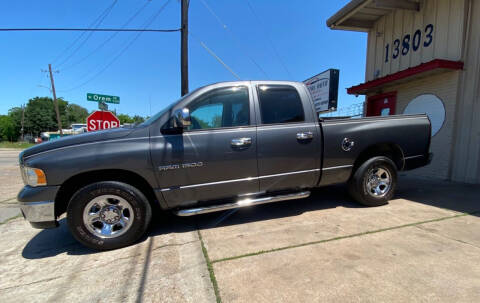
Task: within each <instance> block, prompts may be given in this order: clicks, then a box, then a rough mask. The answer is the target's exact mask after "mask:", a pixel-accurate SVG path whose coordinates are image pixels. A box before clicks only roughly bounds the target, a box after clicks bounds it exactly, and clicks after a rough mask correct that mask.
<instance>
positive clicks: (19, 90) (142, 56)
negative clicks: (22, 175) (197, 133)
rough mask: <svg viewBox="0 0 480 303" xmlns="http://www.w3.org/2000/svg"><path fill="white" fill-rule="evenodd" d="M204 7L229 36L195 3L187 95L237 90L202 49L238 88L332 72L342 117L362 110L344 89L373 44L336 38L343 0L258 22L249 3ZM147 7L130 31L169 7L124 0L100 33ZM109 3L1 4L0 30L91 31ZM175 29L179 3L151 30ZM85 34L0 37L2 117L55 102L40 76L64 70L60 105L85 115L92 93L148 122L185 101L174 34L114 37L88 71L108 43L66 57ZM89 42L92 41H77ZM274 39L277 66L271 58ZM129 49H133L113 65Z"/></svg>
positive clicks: (279, 8)
mask: <svg viewBox="0 0 480 303" xmlns="http://www.w3.org/2000/svg"><path fill="white" fill-rule="evenodd" d="M203 1H204V2H206V3H207V5H208V6H209V7H210V8H211V9H212V10H213V11H214V12H215V14H216V16H217V17H218V18H220V20H221V22H223V23H224V24H226V25H227V28H228V31H227V30H225V29H224V28H223V27H222V26H221V25H220V24H219V21H218V19H217V17H215V16H213V15H212V14H211V13H210V12H209V10H207V8H206V7H205V6H204V5H203V3H202V0H191V2H190V11H189V14H190V20H189V22H190V30H191V32H192V34H193V35H194V37H195V38H194V37H190V40H189V43H190V50H189V56H190V59H189V60H190V67H189V71H190V90H193V89H195V88H197V87H199V86H202V85H206V84H209V83H213V82H218V81H230V80H236V78H235V77H234V76H233V75H232V74H231V73H230V72H229V71H228V70H227V69H226V68H225V67H223V66H222V65H221V64H220V63H218V62H217V61H216V60H215V59H214V58H213V57H212V56H211V55H210V54H209V53H208V52H207V51H206V50H205V49H204V48H202V46H201V45H200V43H199V41H198V40H200V41H203V42H204V43H205V45H207V46H208V47H209V48H210V49H211V50H212V51H214V52H215V53H216V54H217V55H218V56H219V57H220V58H221V59H222V60H223V61H224V62H225V63H226V64H227V65H228V66H229V67H230V68H231V69H232V70H233V71H234V72H235V73H236V74H238V76H239V77H240V78H241V79H242V80H257V79H265V78H266V77H265V75H264V74H263V72H262V71H261V69H262V70H264V71H265V73H266V74H267V76H268V77H267V79H272V80H295V81H303V80H305V79H307V78H309V77H311V76H313V75H315V74H317V73H319V72H322V71H324V70H326V69H328V68H337V69H339V70H340V85H339V107H344V106H348V105H349V104H352V103H356V102H361V101H363V98H362V97H359V98H355V97H354V96H350V95H347V94H346V91H345V88H347V87H350V86H352V85H355V84H358V83H361V82H363V80H364V75H365V56H366V55H365V53H366V38H367V36H366V34H364V33H356V32H346V31H332V30H330V29H328V28H327V26H326V25H325V21H326V20H327V19H328V18H329V17H330V16H331V15H333V14H334V13H335V12H336V11H338V10H339V9H340V8H341V7H343V6H344V5H345V4H346V3H347V2H348V1H347V0H338V1H318V0H310V1H287V0H262V1H258V0H257V1H255V0H249V1H250V3H251V5H252V6H253V9H254V11H255V13H256V14H257V16H258V17H259V18H260V19H261V20H260V22H259V20H258V19H257V18H256V17H255V16H254V15H253V14H252V11H251V10H250V9H249V6H248V2H247V1H246V0H237V1H231V0H230V1H213V0H203ZM146 2H149V3H148V4H147V5H146V6H145V8H144V9H143V10H142V11H141V12H140V13H139V14H138V15H137V16H136V18H135V19H133V20H132V21H131V23H130V24H129V25H128V26H127V28H141V27H142V26H143V25H144V24H145V22H146V20H148V19H149V18H150V17H151V16H152V15H154V14H155V13H156V12H158V10H159V9H160V7H161V6H162V5H164V4H165V3H166V2H167V1H166V0H151V1H147V0H119V1H117V2H116V4H115V6H114V7H113V9H112V10H111V12H110V14H109V15H108V16H107V17H106V18H105V19H104V21H103V22H102V23H101V25H100V27H104V28H107V27H110V28H113V27H115V28H119V27H122V25H123V24H124V23H125V22H126V21H127V20H128V19H129V18H130V17H131V16H132V15H134V14H135V13H136V12H137V11H138V10H139V9H140V8H141V7H142V6H144V5H145V3H146ZM112 3H113V0H82V1H73V0H70V1H66V0H65V1H60V0H56V1H53V0H43V1H38V0H19V1H1V2H0V27H2V28H7V27H8V28H12V27H88V26H89V25H90V24H91V23H92V22H94V20H95V19H97V17H98V16H100V15H101V13H102V12H103V11H104V10H105V9H106V8H107V7H109V6H110V5H111V4H112ZM179 23H180V3H179V2H178V1H177V0H171V1H170V2H169V3H168V5H167V6H166V7H165V9H164V10H163V11H162V12H161V13H160V14H159V15H158V17H157V18H156V19H155V21H154V22H153V23H151V25H150V26H149V28H178V27H179ZM80 34H81V32H0V49H1V51H0V54H1V55H0V66H1V69H0V79H1V81H0V114H6V113H7V112H8V109H9V108H11V107H13V106H20V105H21V104H22V103H26V102H27V101H28V99H29V98H32V97H35V96H51V93H50V91H49V90H48V89H47V88H45V87H48V86H49V79H48V78H47V76H46V73H43V72H41V70H42V69H43V70H46V69H47V68H48V63H53V65H52V66H53V69H54V70H58V73H55V74H54V78H55V84H56V88H57V96H58V97H63V98H64V99H65V100H68V101H70V102H73V103H77V104H80V105H82V106H84V107H86V108H87V109H89V110H94V109H96V107H97V104H96V103H94V102H90V101H87V100H86V93H87V92H93V93H100V94H107V95H116V96H120V100H121V103H120V104H119V105H114V106H112V105H110V109H116V110H117V112H119V113H127V114H130V115H134V114H139V115H143V116H146V115H150V114H154V113H155V112H157V111H159V110H161V109H162V108H163V107H164V106H166V105H167V104H169V103H171V102H172V101H174V100H176V99H178V98H179V97H180V57H179V49H180V34H179V33H178V32H174V33H143V34H141V35H140V36H139V37H138V39H137V40H135V41H134V42H133V43H131V41H132V39H133V38H134V37H135V35H136V33H118V34H116V36H114V37H113V38H112V39H111V40H110V41H108V43H106V44H105V46H104V47H102V48H101V49H99V50H98V51H96V52H95V53H94V54H93V55H90V56H88V57H87V58H86V59H84V60H83V61H82V59H83V58H85V57H86V56H87V55H89V54H91V53H92V51H93V50H95V49H96V48H97V47H98V46H99V45H100V44H102V43H104V41H105V40H107V39H108V38H109V37H110V36H111V35H112V33H99V32H96V33H93V34H92V35H91V36H90V37H89V38H88V40H86V42H85V43H83V44H82V46H81V47H79V45H80V43H77V44H75V45H74V46H73V47H71V48H70V49H68V50H67V51H66V52H65V51H64V50H65V49H66V48H67V47H68V46H69V45H71V44H72V42H74V41H75V39H77V37H78V36H79V35H80ZM86 37H87V34H85V35H84V36H83V37H82V39H81V40H79V41H83V39H85V38H86ZM197 39H198V40H197ZM269 39H270V40H271V41H272V42H273V45H274V47H275V49H276V51H277V52H278V54H279V56H280V57H281V59H279V58H278V57H277V56H276V55H275V50H274V49H273V48H272V46H271V44H270V42H269ZM129 43H131V45H130V47H128V49H127V50H126V51H125V52H123V54H122V55H121V56H119V57H117V56H118V54H119V53H120V52H121V51H122V50H123V49H124V48H125V47H126V45H128V44H129ZM75 50H76V51H75ZM74 51H75V52H74ZM72 53H73V54H72ZM59 56H60V57H59ZM114 58H117V59H115V60H113V59H114ZM251 58H253V60H255V62H257V63H258V65H259V66H260V67H261V69H259V68H258V67H257V66H256V65H255V63H253V62H252V60H251ZM282 62H283V65H282ZM105 66H108V67H107V68H105ZM284 66H285V67H286V68H285V67H284ZM286 69H287V70H288V72H287V70H286ZM102 70H104V71H103V72H102V73H100V74H99V72H100V71H102ZM85 82H87V83H86V84H84V83H85ZM82 84H84V85H82ZM40 86H45V87H40Z"/></svg>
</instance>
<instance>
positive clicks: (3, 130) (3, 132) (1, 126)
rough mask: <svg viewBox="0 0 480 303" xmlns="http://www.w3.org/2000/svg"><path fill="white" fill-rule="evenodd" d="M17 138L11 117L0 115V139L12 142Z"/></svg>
mask: <svg viewBox="0 0 480 303" xmlns="http://www.w3.org/2000/svg"><path fill="white" fill-rule="evenodd" d="M17 138H18V133H16V132H15V124H14V121H13V119H12V117H11V116H8V115H0V139H1V140H8V141H14V140H16V139H17Z"/></svg>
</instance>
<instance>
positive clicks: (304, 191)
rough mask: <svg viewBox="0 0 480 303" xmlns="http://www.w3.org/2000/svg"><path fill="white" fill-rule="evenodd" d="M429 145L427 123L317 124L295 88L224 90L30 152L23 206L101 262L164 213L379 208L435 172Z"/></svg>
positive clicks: (232, 85) (400, 119)
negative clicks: (314, 192)
mask: <svg viewBox="0 0 480 303" xmlns="http://www.w3.org/2000/svg"><path fill="white" fill-rule="evenodd" d="M430 133H431V125H430V121H429V119H428V118H427V116H426V115H408V116H407V115H401V116H388V117H367V118H361V119H319V116H318V114H317V113H316V111H315V108H314V104H313V103H312V98H311V96H310V94H309V91H308V89H307V88H306V86H305V85H304V84H303V83H299V82H289V81H240V82H224V83H217V84H212V85H208V86H205V87H201V88H199V89H197V90H195V91H193V92H191V93H189V94H188V95H185V96H184V97H182V98H181V99H180V100H178V101H177V102H175V103H173V104H172V105H170V106H168V107H167V108H166V109H164V110H163V111H161V112H159V113H158V114H156V115H154V116H153V117H151V118H150V119H148V120H147V121H145V122H144V123H142V124H140V125H137V126H135V127H130V128H116V129H110V130H105V131H98V132H91V133H86V134H81V135H76V136H71V137H66V138H62V139H59V140H56V141H52V142H47V143H42V144H39V145H37V146H34V147H31V148H29V149H26V150H25V151H24V152H22V153H21V155H20V159H19V161H20V168H21V171H22V177H23V179H24V182H25V187H24V188H23V189H22V190H21V191H20V193H19V194H18V201H19V203H20V207H21V209H22V213H23V215H24V217H25V218H26V219H27V220H28V221H30V223H31V225H32V226H33V227H37V228H49V227H55V226H58V221H57V219H58V218H59V216H61V215H62V214H64V213H66V218H67V224H68V227H69V229H70V231H71V233H72V234H73V236H74V237H75V238H76V239H77V240H78V241H79V242H81V243H83V244H84V245H86V246H88V247H91V248H94V249H98V250H104V249H114V248H119V247H123V246H126V245H130V244H132V243H134V242H135V241H137V240H138V239H139V238H140V237H141V236H142V235H143V234H144V233H145V231H146V230H147V227H148V225H149V222H150V221H151V217H152V209H153V208H156V207H157V206H158V208H159V209H162V210H170V211H173V212H174V213H175V214H176V215H178V216H191V215H195V214H202V213H207V212H214V211H219V210H225V209H231V208H238V207H245V206H252V205H257V204H262V203H270V202H276V201H284V200H293V199H299V198H305V197H308V196H309V194H310V191H309V190H310V189H312V188H316V187H321V186H326V185H331V184H337V183H348V191H349V192H350V194H351V196H352V197H353V198H354V199H355V200H356V201H358V202H360V203H362V204H364V205H368V206H379V205H383V204H385V203H387V201H388V200H389V199H390V198H392V196H393V194H394V191H395V187H396V185H397V171H399V170H409V169H414V168H417V167H420V166H424V165H427V164H428V163H429V161H430V159H431V154H429V145H430V137H431V135H430ZM292 207H295V204H292Z"/></svg>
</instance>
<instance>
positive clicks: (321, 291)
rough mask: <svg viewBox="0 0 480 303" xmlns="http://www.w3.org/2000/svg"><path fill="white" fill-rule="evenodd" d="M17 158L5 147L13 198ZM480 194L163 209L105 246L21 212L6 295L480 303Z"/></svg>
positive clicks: (429, 192)
mask: <svg viewBox="0 0 480 303" xmlns="http://www.w3.org/2000/svg"><path fill="white" fill-rule="evenodd" d="M4 154H5V156H3V155H4ZM7 154H8V155H7ZM14 154H15V152H11V151H8V152H5V153H4V152H3V151H0V155H1V156H0V158H2V160H0V162H1V163H3V164H2V170H1V172H2V178H3V179H2V180H1V181H2V182H0V184H1V186H2V188H1V190H2V191H3V192H6V193H8V192H10V193H11V194H13V197H14V192H15V191H16V190H17V189H18V187H19V186H20V187H21V184H18V182H17V179H18V178H17V177H19V173H18V167H16V169H13V168H15V163H14V162H12V163H9V162H8V160H4V159H6V158H7V157H8V158H9V159H11V160H12V161H16V158H15V156H14ZM3 157H5V158H3ZM4 169H7V170H8V172H4ZM10 169H12V170H10ZM15 174H17V175H15ZM10 188H11V189H10ZM479 197H480V186H473V185H466V184H457V183H449V182H444V181H438V180H426V179H418V178H412V177H406V176H400V184H399V188H398V191H397V194H396V196H395V199H393V200H392V201H390V203H389V204H388V205H385V206H382V207H375V208H368V207H361V206H359V205H358V204H356V203H355V202H353V201H352V200H351V199H350V198H349V197H348V196H347V195H346V193H345V188H344V187H343V186H335V187H329V188H324V189H320V190H316V191H314V192H313V193H312V196H311V197H310V198H307V199H302V200H296V201H286V202H279V203H274V204H267V205H262V206H258V207H254V208H246V209H241V210H230V211H226V212H219V213H212V214H207V215H201V216H196V217H191V218H179V217H174V216H158V217H157V218H156V219H155V221H154V222H153V224H152V226H151V228H150V230H149V231H148V234H147V235H146V236H145V237H144V238H143V239H142V240H141V241H140V242H139V243H138V244H136V245H132V246H130V247H126V248H123V249H118V250H114V251H108V252H95V251H92V250H89V249H86V248H84V247H83V246H81V245H80V244H78V243H77V242H76V241H75V240H74V239H73V238H72V236H71V235H70V233H69V231H68V228H67V226H66V222H65V218H62V219H61V220H60V227H59V228H56V229H49V230H36V229H32V228H31V227H30V225H29V224H28V223H27V222H25V221H24V220H23V218H14V219H11V220H9V221H8V222H6V223H3V224H0V235H1V240H2V241H0V302H53V301H54V302H195V303H201V302H220V301H221V302H248V303H250V302H479V301H480V233H479V232H478V231H479V230H480V217H479V216H480V200H479ZM0 210H1V208H0Z"/></svg>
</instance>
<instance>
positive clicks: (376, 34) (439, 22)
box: [366, 0, 467, 81]
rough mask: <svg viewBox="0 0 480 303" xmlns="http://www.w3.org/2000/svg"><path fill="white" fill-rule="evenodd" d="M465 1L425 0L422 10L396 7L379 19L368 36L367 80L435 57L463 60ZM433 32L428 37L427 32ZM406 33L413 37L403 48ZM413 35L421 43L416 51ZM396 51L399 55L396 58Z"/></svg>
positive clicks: (421, 5) (421, 6)
mask: <svg viewBox="0 0 480 303" xmlns="http://www.w3.org/2000/svg"><path fill="white" fill-rule="evenodd" d="M466 2H467V1H466V0H422V1H420V11H419V12H416V11H411V10H401V9H397V10H394V11H393V12H392V13H390V14H388V15H385V16H383V17H382V18H380V19H379V20H378V21H377V22H376V23H375V26H374V27H373V28H372V29H371V30H370V32H369V35H368V49H367V69H366V80H367V81H370V80H373V79H375V78H378V77H383V76H386V75H389V74H393V73H396V72H398V71H401V70H404V69H407V68H409V67H413V66H417V65H419V64H421V63H425V62H429V61H431V60H433V59H447V60H453V61H458V60H460V59H461V57H462V45H463V32H464V27H465V26H464V19H465V18H464V17H465V10H466ZM432 29H433V30H432ZM417 31H418V33H417V34H416V35H415V33H416V32H417ZM430 33H431V37H430V38H429V37H428V36H427V35H428V34H430ZM407 35H410V40H409V43H406V45H408V47H404V46H403V42H404V38H405V37H406V36H407ZM414 37H415V38H416V39H415V42H416V43H415V46H418V48H416V50H414V48H413V42H414V41H413V40H414ZM397 39H398V41H399V43H397V44H398V51H397V50H396V45H397V44H396V43H395V40H397ZM430 40H431V42H430ZM407 41H408V38H406V40H405V42H407ZM387 53H388V57H387ZM397 53H398V56H397V57H396V58H394V57H393V56H394V55H395V54H397Z"/></svg>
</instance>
